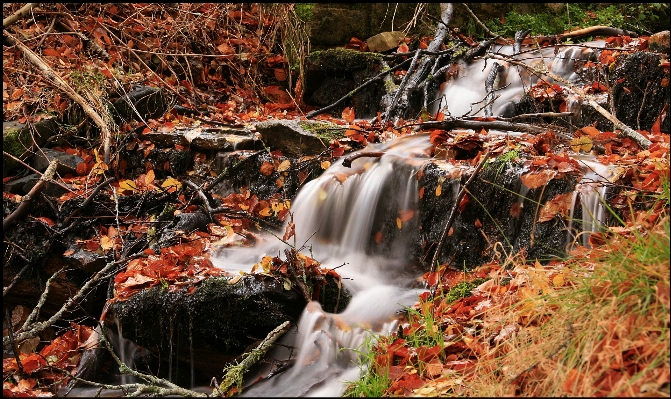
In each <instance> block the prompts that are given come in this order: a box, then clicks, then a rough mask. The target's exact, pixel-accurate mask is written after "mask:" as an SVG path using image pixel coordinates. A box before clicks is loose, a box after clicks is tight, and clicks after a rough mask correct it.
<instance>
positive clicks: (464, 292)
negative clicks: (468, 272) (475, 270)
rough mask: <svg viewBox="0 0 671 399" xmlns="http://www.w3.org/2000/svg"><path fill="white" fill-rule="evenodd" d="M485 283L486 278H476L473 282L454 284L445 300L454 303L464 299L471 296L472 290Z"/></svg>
mask: <svg viewBox="0 0 671 399" xmlns="http://www.w3.org/2000/svg"><path fill="white" fill-rule="evenodd" d="M485 281H487V279H486V278H476V279H475V280H473V281H462V282H460V283H458V284H456V285H455V286H454V287H452V288H450V292H448V293H447V296H446V299H447V300H448V302H454V301H456V300H458V299H461V298H466V297H467V296H470V295H471V292H472V291H473V289H474V288H475V287H477V286H479V285H480V284H482V283H484V282H485Z"/></svg>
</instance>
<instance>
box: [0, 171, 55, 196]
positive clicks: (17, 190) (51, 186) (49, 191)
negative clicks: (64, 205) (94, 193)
mask: <svg viewBox="0 0 671 399" xmlns="http://www.w3.org/2000/svg"><path fill="white" fill-rule="evenodd" d="M40 178H41V176H40V175H38V174H37V173H33V174H31V175H28V176H25V177H22V178H20V179H16V180H12V181H10V182H7V183H5V184H3V187H2V191H5V192H8V193H12V194H21V195H23V194H28V192H30V190H32V188H33V187H34V186H35V184H37V182H38V181H39V180H40ZM66 192H67V190H66V189H65V188H63V187H61V186H59V185H58V184H56V183H54V182H52V181H47V182H46V184H45V185H44V187H43V188H42V193H43V194H46V195H49V196H52V197H60V196H61V195H63V194H65V193H66Z"/></svg>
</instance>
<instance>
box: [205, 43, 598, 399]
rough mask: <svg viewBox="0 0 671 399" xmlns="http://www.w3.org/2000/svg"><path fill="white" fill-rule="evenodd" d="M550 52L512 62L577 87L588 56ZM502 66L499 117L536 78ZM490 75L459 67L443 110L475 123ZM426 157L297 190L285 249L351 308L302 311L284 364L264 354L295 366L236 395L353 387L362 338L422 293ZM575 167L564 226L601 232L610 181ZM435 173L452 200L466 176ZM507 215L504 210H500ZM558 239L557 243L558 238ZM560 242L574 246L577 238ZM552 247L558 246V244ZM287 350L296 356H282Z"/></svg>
mask: <svg viewBox="0 0 671 399" xmlns="http://www.w3.org/2000/svg"><path fill="white" fill-rule="evenodd" d="M494 51H498V52H501V53H503V54H511V53H512V47H511V46H499V48H497V49H494ZM554 51H555V48H550V49H543V50H542V51H540V52H531V51H528V52H523V53H520V54H518V55H517V56H516V58H517V59H520V60H525V61H527V62H529V63H536V64H538V65H541V64H542V65H545V66H546V67H547V68H549V69H550V70H551V71H552V72H553V73H555V74H557V75H559V76H561V77H562V78H564V79H566V80H569V81H575V80H576V79H577V76H576V74H575V73H574V71H573V68H574V63H575V61H576V60H587V59H589V58H590V57H593V56H594V55H593V54H592V52H591V51H590V50H585V49H584V48H583V47H565V48H559V49H558V50H557V51H558V52H557V57H555V53H554ZM504 66H505V69H504V70H503V72H502V73H501V77H500V79H499V82H497V84H496V87H495V88H497V89H499V90H498V91H497V92H496V95H497V96H499V97H498V99H497V100H496V101H495V102H494V106H493V109H492V113H493V115H506V113H507V112H509V111H510V108H509V107H510V105H511V104H512V103H513V102H514V101H516V100H518V99H519V98H521V96H522V95H523V93H524V90H525V89H528V88H529V87H530V86H532V85H533V84H535V83H536V78H535V77H534V76H532V75H530V74H529V73H527V72H526V71H524V70H522V69H521V68H519V67H516V66H509V65H504ZM491 67H492V62H491V61H488V62H487V63H486V64H485V61H483V60H480V61H475V62H474V63H471V64H469V65H466V64H464V63H462V64H461V65H460V68H462V70H461V71H460V72H459V74H458V75H457V76H456V77H455V78H454V79H453V80H452V81H451V82H449V84H448V85H446V89H445V90H444V92H443V93H442V94H441V96H442V97H441V98H442V105H443V106H444V105H447V110H449V112H450V114H451V115H452V116H455V117H457V116H462V115H465V114H471V115H476V114H477V115H482V113H483V112H484V102H483V100H484V99H485V98H486V96H487V93H486V92H485V88H484V81H485V79H486V77H487V75H488V73H489V70H490V68H491ZM431 149H432V145H431V143H430V141H429V136H428V135H426V134H421V135H415V136H403V137H400V138H397V139H396V140H393V141H391V142H389V143H384V144H373V145H369V146H368V147H367V148H366V149H364V150H361V151H359V154H360V153H362V152H363V153H365V152H371V153H372V152H375V153H380V152H382V153H383V155H382V156H379V154H377V155H373V154H368V155H370V156H363V157H359V158H357V159H355V160H354V161H353V162H352V165H351V168H347V167H345V166H343V165H342V164H341V163H338V164H334V165H333V166H331V167H330V168H329V169H328V170H326V171H325V172H324V173H323V174H322V176H320V177H319V178H318V179H315V180H313V181H311V182H309V183H307V184H306V185H305V186H304V187H302V188H301V190H300V192H299V193H298V195H297V197H296V198H295V200H294V201H293V204H292V207H291V213H292V215H293V222H294V223H295V232H296V233H295V237H294V238H293V239H292V241H293V244H294V246H295V247H296V248H297V249H299V250H300V251H301V252H304V253H306V254H307V253H308V252H309V253H310V256H311V257H312V258H314V259H316V260H318V261H319V262H320V263H321V264H322V266H323V267H326V268H337V271H338V273H339V274H340V275H341V276H342V277H343V283H344V285H345V286H346V288H347V289H348V290H349V291H350V293H351V294H352V295H353V296H352V300H351V302H350V304H349V306H348V307H347V309H346V310H345V311H344V312H343V313H341V314H330V313H327V312H324V311H323V310H322V308H321V306H320V304H319V303H317V302H312V303H310V304H308V305H307V307H306V309H305V310H304V312H303V314H302V316H301V318H300V321H299V324H298V326H297V328H296V329H294V330H293V332H292V333H288V334H285V336H284V337H283V338H282V341H281V342H282V344H283V345H284V346H283V348H284V349H282V348H280V347H277V348H276V349H274V351H275V352H273V353H278V352H277V351H279V350H282V351H284V352H283V355H282V357H280V356H275V355H273V353H271V354H270V355H269V358H273V356H275V357H274V358H275V359H277V360H278V361H280V362H283V360H281V359H287V361H288V360H289V359H290V358H291V359H293V362H294V365H293V366H292V368H290V369H289V370H287V371H284V372H282V373H281V374H279V375H275V376H273V377H272V378H267V379H263V380H261V381H260V382H257V383H255V384H252V385H251V386H248V387H247V388H245V389H244V390H243V392H242V396H337V395H341V394H342V393H343V390H344V388H345V382H346V381H354V380H356V379H357V378H358V376H359V372H360V370H361V367H365V366H362V365H359V361H360V356H361V354H363V353H365V347H364V346H365V345H364V343H365V341H366V339H367V337H369V336H370V334H389V333H390V332H392V331H394V330H395V329H396V328H397V324H396V323H397V322H396V321H395V320H396V319H397V316H398V312H399V311H400V310H402V309H403V307H404V306H410V305H412V304H413V303H414V302H415V301H416V300H417V295H418V294H419V293H420V292H421V291H423V290H422V289H420V288H418V287H416V286H414V285H413V282H414V281H416V279H417V278H418V277H419V276H420V275H421V271H419V270H415V269H413V268H412V266H413V263H414V262H415V261H416V260H413V259H412V257H413V253H412V251H411V247H412V244H413V242H414V240H415V239H416V238H417V234H418V233H417V230H419V219H420V215H418V213H419V210H418V204H419V196H418V192H419V191H420V190H419V187H418V178H417V172H418V170H419V169H420V168H421V167H422V165H424V164H425V163H426V162H427V160H428V159H429V158H430V151H431ZM581 162H582V164H583V165H584V166H585V168H586V170H587V173H586V174H585V177H584V179H583V180H582V181H581V182H580V184H579V185H578V186H577V187H576V194H575V196H574V199H573V202H574V203H573V206H572V208H573V210H572V211H571V217H570V220H571V221H570V223H573V220H574V214H575V218H576V222H579V224H580V227H579V228H580V229H582V230H584V231H590V232H594V231H598V229H599V228H600V226H601V225H602V224H603V223H604V211H603V207H602V206H601V199H602V198H604V197H605V194H606V192H605V190H606V188H605V185H604V184H603V181H604V180H606V179H607V177H608V174H607V170H606V169H605V167H604V166H602V165H599V164H598V163H596V162H595V161H593V160H590V159H584V160H581ZM443 166H444V167H446V168H453V169H454V170H453V171H451V172H449V173H448V174H447V175H450V176H448V177H449V180H448V181H443V180H440V181H439V183H438V184H439V185H441V184H443V183H445V185H444V187H443V188H442V190H450V189H451V193H452V196H455V197H456V195H457V193H458V191H459V188H460V180H459V177H460V176H461V175H462V173H464V169H463V168H459V167H458V166H456V165H451V164H449V163H445V164H443ZM443 166H440V167H443ZM452 172H454V173H452ZM452 174H454V176H451V175H452ZM450 185H451V186H450ZM441 187H442V186H441ZM432 190H434V189H433V188H432ZM436 190H437V189H436ZM528 192H529V189H528V188H526V187H525V186H524V185H521V186H520V188H519V191H516V193H517V194H518V195H519V199H514V201H515V202H516V205H517V208H520V209H521V208H522V207H523V206H524V201H525V197H526V196H527V194H528ZM439 195H440V194H436V196H439ZM578 210H579V211H578ZM505 213H506V214H509V213H510V211H508V209H507V208H506V209H505ZM578 213H579V214H578ZM515 217H516V216H515ZM520 220H522V219H520ZM520 223H521V222H520ZM530 224H533V223H530ZM470 226H472V224H471V225H470ZM518 227H519V226H518ZM572 227H573V226H569V231H572ZM576 227H577V226H576ZM424 234H426V232H425V233H424ZM558 234H559V235H561V236H562V237H563V234H564V232H563V231H559V232H558ZM569 234H572V233H569ZM568 238H569V239H568V241H569V242H572V241H573V240H574V238H575V237H573V236H569V237H568ZM582 240H583V241H582V242H583V243H584V244H585V243H588V235H586V234H584V235H583V236H582ZM559 241H561V242H562V243H561V244H559V245H563V239H560V240H559ZM286 248H287V246H286V244H284V243H282V242H281V241H280V240H278V239H277V238H275V237H260V238H259V240H258V241H257V245H256V246H255V247H254V248H230V249H227V250H226V251H224V253H222V254H220V255H219V256H218V257H217V258H215V259H213V262H214V263H215V264H219V265H220V266H221V267H222V268H225V269H226V270H228V271H234V270H241V271H249V269H251V267H252V265H253V264H254V263H256V262H258V261H259V259H260V258H261V257H262V256H263V255H271V256H282V254H283V253H284V249H286ZM415 255H416V254H415ZM287 347H293V348H295V349H296V350H297V352H296V353H291V351H289V353H286V352H287V351H288V350H287V349H286V348H287ZM264 377H265V375H264Z"/></svg>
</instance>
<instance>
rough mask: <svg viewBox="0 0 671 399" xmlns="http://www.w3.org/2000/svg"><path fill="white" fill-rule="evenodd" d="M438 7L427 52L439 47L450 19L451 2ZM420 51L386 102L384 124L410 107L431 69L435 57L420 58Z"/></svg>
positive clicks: (399, 117)
mask: <svg viewBox="0 0 671 399" xmlns="http://www.w3.org/2000/svg"><path fill="white" fill-rule="evenodd" d="M440 9H441V15H440V19H441V22H440V23H439V24H438V28H437V29H436V34H435V35H434V38H433V40H432V41H431V43H429V45H428V46H427V51H429V52H436V51H438V50H439V49H440V46H441V45H442V44H443V40H444V39H445V37H446V36H447V33H448V25H449V23H450V20H451V19H452V3H447V4H445V3H441V4H440ZM421 53H422V51H421V50H418V51H417V53H416V55H415V57H414V58H413V60H412V63H411V65H410V67H409V68H408V72H407V73H406V75H405V76H404V77H403V80H402V81H401V84H400V85H399V87H398V89H397V90H396V92H395V93H394V95H393V97H392V100H391V101H390V102H389V103H388V104H387V109H386V110H385V112H384V119H383V124H386V123H387V122H388V121H392V122H393V123H394V124H395V123H396V122H397V121H398V120H399V119H401V118H403V117H405V115H406V113H407V112H408V110H409V108H410V97H411V96H412V94H413V93H414V92H415V91H416V90H417V88H418V86H419V85H420V84H421V82H423V81H424V80H425V79H426V78H427V76H428V75H429V72H430V71H431V70H432V67H433V65H434V62H435V57H424V58H422V59H421V60H420V55H421ZM415 66H416V67H415Z"/></svg>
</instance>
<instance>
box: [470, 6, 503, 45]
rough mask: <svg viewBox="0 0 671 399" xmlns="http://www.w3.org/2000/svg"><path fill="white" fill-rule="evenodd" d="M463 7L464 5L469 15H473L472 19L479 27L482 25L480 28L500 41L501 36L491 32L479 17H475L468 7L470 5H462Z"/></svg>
mask: <svg viewBox="0 0 671 399" xmlns="http://www.w3.org/2000/svg"><path fill="white" fill-rule="evenodd" d="M461 5H463V6H464V8H466V11H468V13H469V14H471V17H472V18H473V19H474V20H475V23H476V24H478V25H480V27H481V28H482V29H484V30H485V32H487V33H488V34H489V36H491V37H493V38H496V39H498V38H499V37H501V36H500V35H497V34H496V33H494V32H492V31H491V30H489V28H488V27H487V25H485V24H483V23H482V22H481V21H480V20H479V19H478V17H477V16H476V15H475V13H474V12H473V11H472V10H471V9H470V7H468V4H466V3H461Z"/></svg>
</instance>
